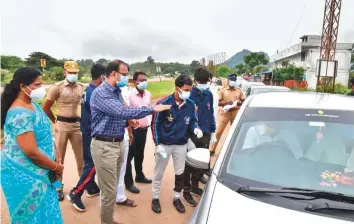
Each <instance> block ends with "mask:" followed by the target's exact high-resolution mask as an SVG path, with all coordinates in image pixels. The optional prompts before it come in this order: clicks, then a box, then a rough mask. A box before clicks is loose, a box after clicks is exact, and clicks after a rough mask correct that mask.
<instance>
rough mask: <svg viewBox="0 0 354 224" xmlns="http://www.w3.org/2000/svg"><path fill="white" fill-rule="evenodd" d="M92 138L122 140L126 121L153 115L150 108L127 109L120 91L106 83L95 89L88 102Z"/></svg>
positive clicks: (152, 110)
mask: <svg viewBox="0 0 354 224" xmlns="http://www.w3.org/2000/svg"><path fill="white" fill-rule="evenodd" d="M90 107H91V115H92V120H91V130H92V137H96V136H104V137H111V138H122V139H123V138H124V130H125V127H126V123H127V120H130V119H140V118H143V117H146V116H148V115H151V114H153V113H154V109H153V108H151V107H142V108H136V107H128V106H126V105H125V104H124V101H123V97H122V94H121V89H119V88H114V87H113V86H111V85H109V84H108V83H107V82H103V83H102V84H101V85H100V86H99V87H97V88H96V89H95V90H94V91H93V93H92V95H91V100H90Z"/></svg>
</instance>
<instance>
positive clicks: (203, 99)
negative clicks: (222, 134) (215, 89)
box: [190, 87, 216, 134]
mask: <svg viewBox="0 0 354 224" xmlns="http://www.w3.org/2000/svg"><path fill="white" fill-rule="evenodd" d="M190 99H191V100H193V101H194V103H195V105H196V110H197V115H198V121H199V123H198V124H199V127H200V129H201V130H202V131H203V134H211V133H214V132H215V130H216V123H215V116H214V107H213V105H214V100H213V94H212V93H211V92H210V91H209V90H205V91H200V90H198V89H197V88H196V87H193V89H192V92H191V97H190Z"/></svg>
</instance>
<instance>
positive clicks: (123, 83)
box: [117, 75, 129, 88]
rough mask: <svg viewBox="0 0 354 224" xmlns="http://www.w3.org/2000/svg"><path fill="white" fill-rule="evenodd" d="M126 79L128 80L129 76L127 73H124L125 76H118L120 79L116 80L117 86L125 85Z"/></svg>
mask: <svg viewBox="0 0 354 224" xmlns="http://www.w3.org/2000/svg"><path fill="white" fill-rule="evenodd" d="M128 81H129V77H128V76H127V75H125V76H124V75H121V76H120V81H117V86H118V87H119V88H121V87H124V86H126V85H127V84H128Z"/></svg>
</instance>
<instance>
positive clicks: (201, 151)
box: [186, 148, 210, 170]
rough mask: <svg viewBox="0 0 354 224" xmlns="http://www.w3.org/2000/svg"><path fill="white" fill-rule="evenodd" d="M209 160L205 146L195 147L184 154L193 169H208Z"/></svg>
mask: <svg viewBox="0 0 354 224" xmlns="http://www.w3.org/2000/svg"><path fill="white" fill-rule="evenodd" d="M209 161H210V151H209V149H205V148H196V149H193V150H191V151H189V152H187V155H186V162H187V164H188V165H189V166H191V167H193V168H195V169H201V170H208V169H209Z"/></svg>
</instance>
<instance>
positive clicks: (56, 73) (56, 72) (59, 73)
mask: <svg viewBox="0 0 354 224" xmlns="http://www.w3.org/2000/svg"><path fill="white" fill-rule="evenodd" d="M48 78H50V79H52V80H56V81H60V80H64V78H65V77H64V69H63V68H61V67H53V68H51V69H50V70H49V71H48Z"/></svg>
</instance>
